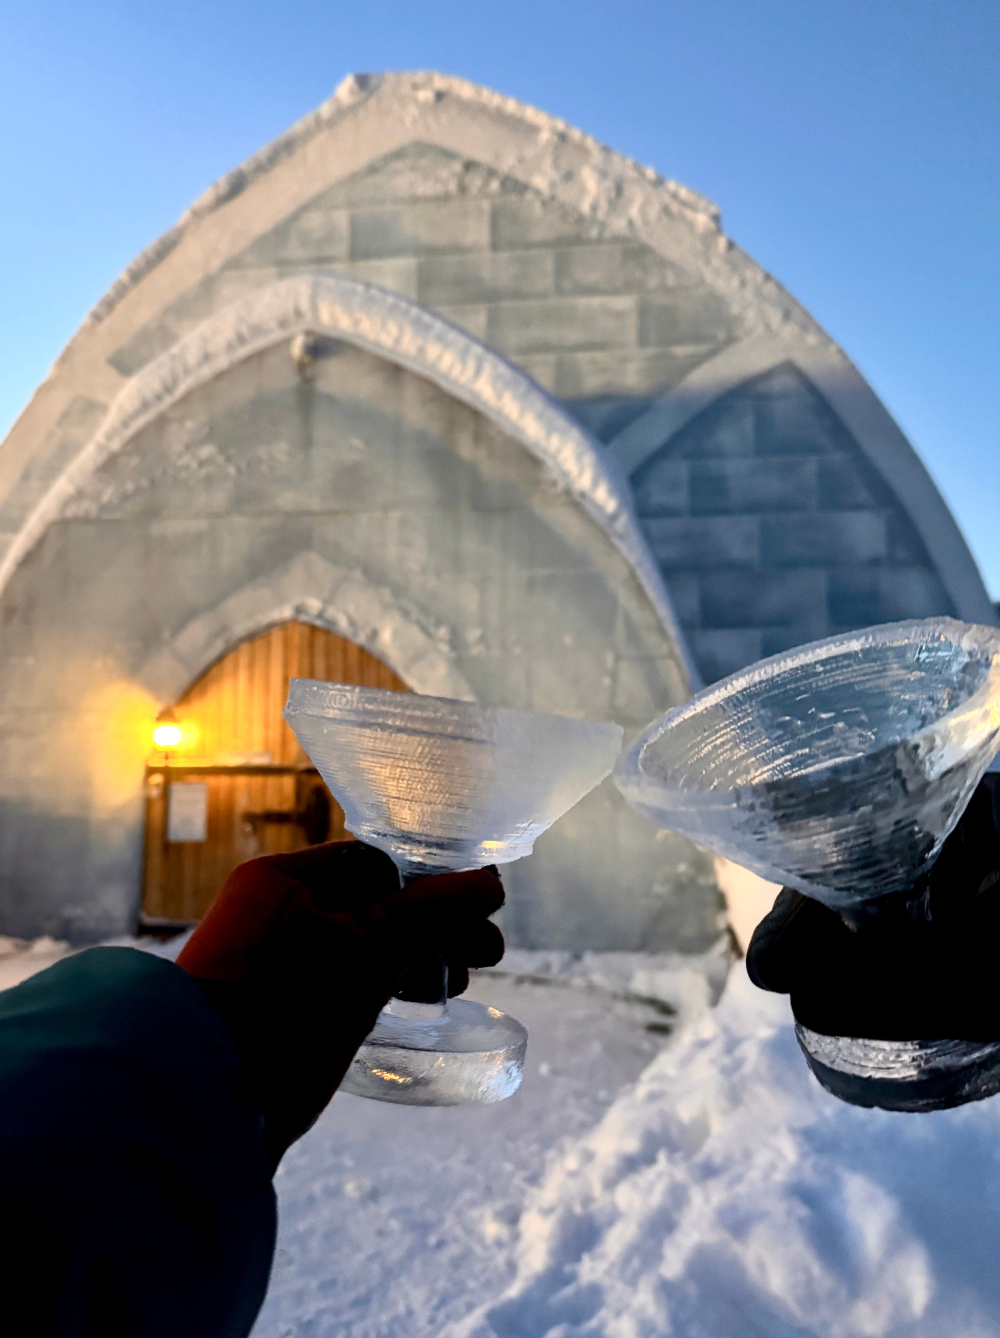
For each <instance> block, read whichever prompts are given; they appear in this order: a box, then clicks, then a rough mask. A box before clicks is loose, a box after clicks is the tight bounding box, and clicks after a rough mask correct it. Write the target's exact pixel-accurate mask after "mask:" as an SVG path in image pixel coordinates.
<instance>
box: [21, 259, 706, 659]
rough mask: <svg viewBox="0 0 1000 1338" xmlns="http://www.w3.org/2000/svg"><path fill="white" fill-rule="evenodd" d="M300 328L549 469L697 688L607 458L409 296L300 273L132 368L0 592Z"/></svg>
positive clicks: (530, 386)
mask: <svg viewBox="0 0 1000 1338" xmlns="http://www.w3.org/2000/svg"><path fill="white" fill-rule="evenodd" d="M302 332H310V333H313V334H319V335H323V336H327V337H331V338H334V339H339V340H343V341H344V342H345V343H349V344H352V345H354V346H355V347H357V348H360V349H363V350H365V351H366V352H369V353H374V354H376V355H377V356H380V357H383V358H385V359H387V360H388V361H390V362H393V363H396V364H397V365H399V366H400V367H403V368H405V369H407V370H408V371H412V372H415V373H416V374H418V375H420V376H423V377H425V378H427V379H428V380H429V381H432V382H433V383H434V384H436V385H437V386H439V387H440V388H441V389H442V390H444V391H445V392H446V393H448V394H450V395H452V396H454V397H455V398H456V399H458V400H461V401H462V402H463V403H465V404H468V405H469V406H470V407H472V408H473V409H475V410H477V411H478V412H480V413H482V414H483V415H484V416H485V417H487V418H489V419H490V420H491V421H493V422H494V423H496V424H497V425H498V426H500V427H501V428H502V429H503V430H504V431H506V432H507V433H508V434H509V435H510V436H511V437H512V438H513V439H514V440H515V441H518V442H519V443H520V444H521V445H523V446H524V447H525V448H526V449H527V450H529V451H530V452H531V453H532V454H533V455H535V456H536V457H537V458H538V459H540V460H541V461H543V462H544V463H545V464H546V465H548V466H549V468H550V469H551V470H552V471H553V473H554V474H555V476H556V478H557V479H558V480H559V482H560V484H561V485H562V486H563V487H564V488H565V489H566V490H567V492H568V493H570V495H572V496H573V497H574V498H575V499H576V500H577V501H578V502H579V503H580V505H581V506H582V507H583V508H584V509H585V510H586V511H587V512H588V513H589V514H590V515H591V516H592V517H593V519H594V520H595V521H596V522H597V523H598V525H600V527H601V528H602V529H603V530H604V532H605V533H606V534H607V535H608V537H609V538H610V539H611V540H612V542H613V543H614V544H615V546H616V547H617V548H618V550H619V551H620V552H621V553H622V555H623V556H624V557H625V559H626V560H627V562H628V563H629V565H630V566H631V568H632V569H633V571H634V572H635V574H636V576H637V578H638V580H639V582H640V583H641V585H642V587H643V589H644V591H645V592H646V594H647V595H648V597H649V599H650V601H651V603H652V604H653V607H654V608H655V609H656V612H657V614H658V615H659V617H660V619H661V621H662V623H663V626H664V630H665V631H666V632H667V634H668V635H669V637H670V639H671V641H672V642H673V644H674V645H675V646H676V647H677V650H678V653H679V654H680V656H681V657H682V659H683V661H684V663H685V668H686V670H687V673H688V677H689V680H690V683H691V684H692V685H694V684H696V683H697V681H698V679H697V673H696V670H695V669H694V666H693V662H692V661H691V660H690V657H689V655H688V653H687V648H686V645H685V641H684V636H683V633H682V632H681V629H680V624H679V623H678V621H677V619H676V617H675V616H674V611H673V608H672V606H671V602H670V597H669V595H668V594H667V590H666V587H665V586H664V584H663V579H662V577H661V576H660V573H659V571H658V569H657V567H656V564H655V562H654V561H653V559H652V556H651V554H650V552H649V549H648V547H647V545H646V542H645V539H644V538H643V536H642V532H641V530H640V529H639V527H638V524H637V522H636V520H635V517H634V515H633V512H632V507H631V504H630V500H629V487H628V484H627V482H626V480H625V478H624V477H623V475H622V474H621V471H620V470H619V468H618V467H617V465H616V464H615V462H614V460H613V459H612V458H610V457H609V456H608V455H607V453H602V450H601V447H600V446H599V445H598V443H597V442H595V441H594V439H593V438H592V437H591V436H590V434H589V433H588V432H586V431H585V429H584V428H582V427H581V426H580V425H579V424H577V423H576V422H575V421H574V420H573V419H572V418H570V417H569V415H568V414H567V413H566V412H565V411H564V410H563V409H562V408H561V407H560V406H559V405H558V404H557V403H556V401H555V400H554V399H552V398H551V397H550V396H549V395H548V394H547V393H546V392H545V391H544V390H543V389H542V388H541V386H539V385H538V384H537V383H536V382H535V381H534V380H532V378H531V377H529V376H528V375H527V374H526V373H525V372H522V371H520V370H519V369H518V368H516V367H514V366H513V365H512V364H511V363H509V362H508V361H507V360H506V359H505V358H503V357H501V355H500V354H498V353H496V352H495V351H494V350H493V349H491V348H490V347H488V346H487V345H486V344H483V343H482V342H480V341H479V340H478V339H476V338H474V337H473V336H472V335H470V334H468V333H467V332H466V331H464V330H462V329H460V328H459V327H458V326H455V325H453V324H451V322H449V321H447V320H445V319H444V318H443V317H441V316H438V315H435V314H434V313H433V312H431V311H428V310H427V309H426V308H424V307H421V306H420V305H418V304H417V303H415V302H412V301H410V300H409V299H408V298H405V297H401V296H400V295H399V294H397V293H393V292H390V291H389V290H388V289H385V288H381V287H379V286H378V285H377V284H373V283H368V282H366V281H364V280H361V279H354V278H349V277H347V276H343V275H336V276H320V275H299V276H296V277H294V278H290V279H284V280H281V281H279V282H277V283H273V284H270V285H269V286H267V287H265V288H262V289H260V290H258V291H257V292H254V293H252V294H251V295H250V296H248V297H245V298H243V299H242V300H241V301H239V302H236V303H234V304H233V305H232V306H230V307H227V308H226V309H225V310H223V311H221V312H219V313H218V314H217V315H215V316H212V317H210V318H209V319H208V320H206V321H205V322H204V323H203V324H202V325H200V326H199V327H198V328H197V329H196V330H194V331H193V332H192V333H191V334H189V335H188V336H186V337H185V338H183V339H181V340H179V341H178V342H177V344H175V345H174V347H173V348H171V349H169V350H168V351H167V352H166V353H164V354H162V355H161V356H160V357H159V358H156V359H155V360H154V361H153V362H151V363H150V364H149V365H148V366H147V367H145V368H143V369H142V370H141V371H140V372H139V373H137V374H136V376H134V377H133V378H132V380H131V381H130V382H129V383H128V385H127V386H126V387H125V388H124V390H123V391H122V392H121V394H120V395H119V396H118V398H117V399H116V400H115V402H114V404H113V405H112V406H111V408H110V410H109V412H108V415H107V417H106V419H105V420H104V422H103V424H102V425H101V427H100V428H99V430H98V431H97V433H96V434H95V435H94V436H93V437H92V438H91V439H90V441H89V442H88V444H87V445H86V446H85V447H84V449H83V450H82V451H81V452H80V453H79V455H77V456H76V458H75V459H74V460H73V461H72V463H71V464H70V465H69V466H68V467H67V468H66V469H65V470H64V471H63V472H62V474H61V475H60V476H59V477H58V478H57V479H56V480H55V482H54V483H53V484H52V485H51V487H50V488H49V490H48V491H47V493H46V494H45V496H44V497H43V498H42V499H41V501H40V502H39V503H38V505H37V506H36V507H35V509H34V510H33V512H32V513H31V515H30V516H29V517H28V519H27V521H26V522H25V524H24V525H23V527H22V528H21V530H20V532H19V534H18V535H17V536H16V538H15V539H14V541H13V543H12V544H11V546H10V548H9V549H8V551H7V553H6V555H5V556H4V559H3V561H2V563H0V594H2V593H3V591H4V589H5V588H6V586H7V584H8V582H9V581H10V578H11V576H12V575H13V573H14V572H15V571H16V570H17V568H18V566H19V565H20V563H21V562H22V561H23V559H24V558H25V556H26V555H27V554H28V553H29V552H30V551H31V549H32V548H33V547H34V546H35V544H36V543H37V542H38V540H39V539H40V538H41V536H42V535H43V534H44V533H45V531H46V530H47V529H48V527H49V526H50V525H51V524H52V523H53V522H55V521H57V520H59V519H60V517H62V516H63V515H65V514H66V513H67V510H68V508H69V507H70V505H71V503H72V500H73V498H74V497H75V496H76V494H77V492H78V491H79V490H80V488H81V487H82V486H83V485H84V484H85V483H86V482H87V480H88V479H90V478H91V477H92V476H93V475H94V473H95V472H96V471H97V470H98V469H100V467H101V466H102V465H103V464H104V463H105V461H107V460H108V459H109V458H110V457H111V456H113V455H114V454H115V453H116V452H117V451H119V450H121V448H122V447H123V446H125V445H126V444H127V443H128V442H129V441H130V440H131V439H132V438H133V437H134V436H135V435H136V434H137V433H138V432H140V431H141V430H142V429H143V428H144V427H146V426H147V425H148V424H149V423H150V422H152V421H153V420H154V419H155V418H156V417H157V416H158V415H160V414H162V413H163V412H164V411H165V410H166V409H168V408H169V407H170V405H172V404H174V403H176V402H177V401H178V400H179V399H181V398H182V397H183V396H184V395H186V394H188V393H189V392H190V391H191V390H193V389H195V388H196V387H197V386H200V385H202V384H204V383H205V382H207V381H209V380H211V379H212V378H213V377H216V376H218V375H219V374H220V373H222V372H224V371H226V370H227V369H228V368H230V367H232V366H234V365H235V364H236V363H238V362H241V361H242V360H243V359H245V358H247V357H250V356H251V355H252V354H254V353H257V352H260V351H261V350H263V349H265V348H268V347H270V346H271V345H273V344H275V343H278V342H279V341H280V340H282V339H286V338H289V337H290V336H294V335H296V334H299V333H302Z"/></svg>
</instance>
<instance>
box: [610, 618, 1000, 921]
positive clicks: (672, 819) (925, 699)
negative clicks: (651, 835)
mask: <svg viewBox="0 0 1000 1338" xmlns="http://www.w3.org/2000/svg"><path fill="white" fill-rule="evenodd" d="M998 744H1000V629H997V628H994V627H982V626H974V625H971V624H968V623H961V622H956V621H954V620H953V619H946V618H939V619H934V620H926V621H919V622H904V623H891V624H887V625H885V626H882V627H872V628H868V629H866V630H865V631H861V632H854V633H850V634H849V635H846V636H838V637H831V638H829V639H828V640H825V641H816V642H813V643H812V644H811V645H807V646H800V647H798V648H796V649H795V650H793V651H789V652H787V653H785V654H783V655H776V656H773V657H772V658H771V659H767V660H761V661H760V662H759V663H757V664H754V665H751V666H750V667H749V668H748V669H744V670H742V671H741V672H739V673H737V674H733V675H732V676H731V677H729V678H726V679H723V680H722V681H721V682H720V683H716V684H713V686H712V687H710V688H706V689H705V690H704V691H703V692H700V693H698V695H697V696H695V697H694V698H692V700H691V701H689V702H687V703H686V704H685V705H683V706H680V707H678V708H676V709H675V710H672V711H668V712H667V713H666V715H664V716H662V717H661V718H660V719H659V720H656V721H654V722H653V724H652V725H650V726H649V728H648V729H647V730H646V731H645V733H644V734H643V735H642V736H641V738H639V739H638V740H637V742H636V743H635V744H634V745H633V746H632V747H631V748H630V749H629V750H628V751H627V752H625V753H623V754H622V756H621V757H620V758H619V761H618V765H617V766H616V768H615V782H616V784H617V785H618V787H619V789H620V790H621V791H622V793H623V794H624V796H625V798H626V799H627V800H628V802H629V804H631V806H632V807H633V808H635V809H636V810H638V811H639V812H640V813H642V814H644V815H645V816H646V817H648V818H650V819H651V820H652V821H653V822H655V823H657V824H658V825H659V826H661V827H669V828H670V829H672V830H673V831H678V832H682V833H683V834H684V835H685V836H689V837H690V838H691V839H692V840H693V841H696V842H697V843H698V844H699V845H701V846H705V847H707V848H708V849H709V850H712V851H714V852H715V853H716V854H719V855H724V856H726V857H727V858H729V859H732V860H734V861H736V862H737V863H738V864H741V865H743V866H744V867H745V868H748V869H752V870H753V872H754V873H757V874H760V875H761V876H762V877H764V878H767V879H769V880H771V881H772V882H776V883H783V884H786V885H787V886H789V887H794V888H797V889H798V890H799V891H800V892H804V893H806V894H808V895H810V896H813V897H816V898H817V899H818V900H820V901H823V902H825V903H826V904H827V905H829V906H834V907H837V908H842V909H843V908H849V907H851V906H857V905H859V904H861V903H864V902H867V901H872V900H874V899H876V898H878V897H882V896H885V895H887V894H888V893H891V892H897V891H901V890H903V889H906V888H910V887H912V886H913V884H914V883H915V882H916V881H917V879H918V878H919V877H920V875H921V874H922V873H924V872H925V871H926V870H927V869H929V868H930V866H931V864H933V862H934V860H935V859H936V858H937V854H938V852H939V851H940V849H941V846H942V844H943V842H944V840H945V838H946V837H947V835H948V833H949V832H950V831H951V830H952V828H953V827H954V825H955V823H956V822H957V821H958V819H959V817H960V816H961V814H962V811H963V809H964V808H965V806H966V804H967V803H968V801H969V798H970V796H971V794H972V791H973V790H974V789H975V787H976V785H977V784H978V782H979V780H980V778H981V776H982V775H983V772H984V771H985V770H986V768H987V767H988V766H989V763H990V761H991V759H992V757H993V756H994V754H995V753H996V751H997V747H998Z"/></svg>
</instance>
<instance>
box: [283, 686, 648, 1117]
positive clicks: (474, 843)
mask: <svg viewBox="0 0 1000 1338" xmlns="http://www.w3.org/2000/svg"><path fill="white" fill-rule="evenodd" d="M284 716H285V719H286V720H287V721H288V723H289V725H290V726H291V727H292V729H293V730H294V732H295V735H296V737H297V738H298V740H299V742H300V743H301V745H302V747H303V748H304V749H305V751H306V752H307V753H308V754H309V756H310V758H311V759H312V761H313V762H314V763H315V765H316V767H317V769H318V770H319V773H320V775H321V776H322V777H323V779H324V781H325V782H326V784H327V786H328V787H329V789H330V791H331V793H332V794H333V795H334V797H335V798H336V799H337V801H338V803H339V804H340V805H341V807H342V808H343V810H344V815H345V819H346V825H347V828H348V830H349V831H351V832H353V834H354V835H355V836H356V837H357V838H358V839H359V840H361V841H365V842H367V843H368V844H369V845H373V846H376V847H378V849H380V850H384V851H385V852H386V853H387V854H388V855H389V856H390V857H391V858H392V859H393V861H394V862H395V864H396V867H397V868H398V869H399V872H400V875H401V877H402V879H403V881H404V882H406V881H409V880H411V879H413V878H420V877H423V876H424V875H427V874H432V873H445V872H450V871H454V870H461V869H477V868H482V867H484V866H485V865H488V864H507V863H510V862H511V861H512V860H516V859H520V858H521V857H522V856H523V855H528V854H530V853H531V849H532V846H533V844H534V842H535V840H536V838H537V837H538V836H540V835H541V833H542V832H544V831H545V830H546V829H547V828H548V827H550V826H551V825H552V823H553V822H555V821H556V819H557V818H558V817H560V816H561V815H562V814H563V813H565V812H566V810H567V809H569V808H571V807H572V806H573V805H574V804H575V803H576V802H577V801H578V800H580V799H582V798H583V796H584V795H585V794H586V793H587V792H588V791H589V790H591V789H593V787H594V786H595V785H596V784H597V783H598V782H599V781H601V780H603V779H604V777H605V776H607V775H608V774H609V772H610V771H611V768H612V765H613V763H614V760H615V757H616V756H617V754H618V751H619V749H620V747H621V741H622V729H621V726H619V725H613V724H602V723H598V722H596V721H590V720H574V719H570V718H568V717H566V716H557V715H547V714H541V713H539V712H534V711H518V710H513V709H511V708H508V707H500V706H479V705H477V704H476V703H473V702H464V701H456V700H453V699H451V698H445V697H427V696H421V695H418V694H416V693H404V692H390V691H387V690H385V689H381V688H363V687H356V686H354V685H348V684H341V683H321V682H317V681H315V680H312V679H302V678H295V679H292V682H291V685H290V687H289V692H288V702H287V704H286V706H285V711H284ZM444 970H445V968H442V972H444ZM526 1044H527V1032H526V1031H525V1029H524V1027H522V1026H521V1024H520V1023H519V1022H518V1021H517V1020H516V1018H512V1017H510V1016H508V1015H507V1014H504V1013H501V1012H499V1011H498V1010H497V1009H495V1008H487V1007H484V1006H483V1005H482V1004H479V1003H475V1002H473V1001H471V1000H467V999H453V1000H449V999H448V997H447V980H446V978H445V977H444V975H442V986H441V998H440V1001H439V1002H438V1003H437V1004H418V1003H410V1002H407V1001H404V1000H399V999H393V1000H391V1001H390V1003H389V1005H388V1006H387V1008H385V1009H384V1010H383V1012H382V1013H381V1014H380V1016H379V1020H378V1022H377V1024H376V1026H375V1029H374V1030H373V1031H372V1032H371V1034H370V1035H369V1036H368V1037H367V1038H366V1040H365V1043H364V1045H362V1047H361V1049H360V1050H359V1051H358V1054H357V1056H356V1058H355V1060H354V1063H353V1064H352V1066H351V1069H350V1070H349V1072H348V1075H347V1077H346V1078H345V1080H344V1082H343V1084H342V1089H343V1090H344V1091H348V1092H353V1093H354V1094H355V1095H358V1096H368V1097H374V1098H375V1099H377V1100H381V1101H394V1102H398V1103H400V1104H405V1105H462V1104H466V1103H473V1102H494V1101H502V1100H503V1099H504V1098H505V1097H507V1096H510V1095H511V1094H512V1093H513V1092H515V1091H516V1090H517V1088H518V1086H519V1085H520V1082H521V1076H522V1072H523V1065H524V1054H525V1047H526Z"/></svg>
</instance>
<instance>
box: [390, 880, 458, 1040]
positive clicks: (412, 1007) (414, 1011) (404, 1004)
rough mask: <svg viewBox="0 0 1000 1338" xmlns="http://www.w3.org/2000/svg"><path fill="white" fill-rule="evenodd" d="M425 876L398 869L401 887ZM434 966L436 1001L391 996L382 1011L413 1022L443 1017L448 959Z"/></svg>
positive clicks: (445, 1005) (433, 1020) (437, 962)
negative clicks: (436, 983)
mask: <svg viewBox="0 0 1000 1338" xmlns="http://www.w3.org/2000/svg"><path fill="white" fill-rule="evenodd" d="M425 876H426V875H425V874H424V873H423V872H422V871H412V870H411V871H408V870H407V869H406V868H405V867H403V868H401V869H400V882H401V883H402V885H403V887H406V885H407V883H414V882H416V880H417V879H418V878H423V877H425ZM435 966H436V968H437V970H438V972H439V973H440V980H439V983H438V986H437V990H436V993H437V999H436V1000H435V1002H434V1003H418V1002H416V1001H415V1000H412V999H400V998H398V997H397V996H396V995H393V996H392V998H391V999H390V1000H389V1002H388V1004H386V1006H385V1009H384V1011H385V1012H387V1013H389V1014H391V1015H392V1016H393V1017H405V1018H409V1019H410V1020H411V1021H413V1022H435V1021H437V1019H439V1018H442V1017H444V1015H445V1013H447V1011H448V959H447V957H444V956H440V957H437V958H435Z"/></svg>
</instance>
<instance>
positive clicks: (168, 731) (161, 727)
mask: <svg viewBox="0 0 1000 1338" xmlns="http://www.w3.org/2000/svg"><path fill="white" fill-rule="evenodd" d="M180 741H181V727H180V725H178V723H177V719H176V717H175V715H174V713H173V711H172V710H170V708H169V707H168V708H167V709H166V710H165V711H161V712H160V714H159V715H158V716H157V717H156V725H155V727H154V729H153V742H154V743H155V744H156V746H157V748H164V749H166V748H176V747H177V745H178V744H179V743H180Z"/></svg>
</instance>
